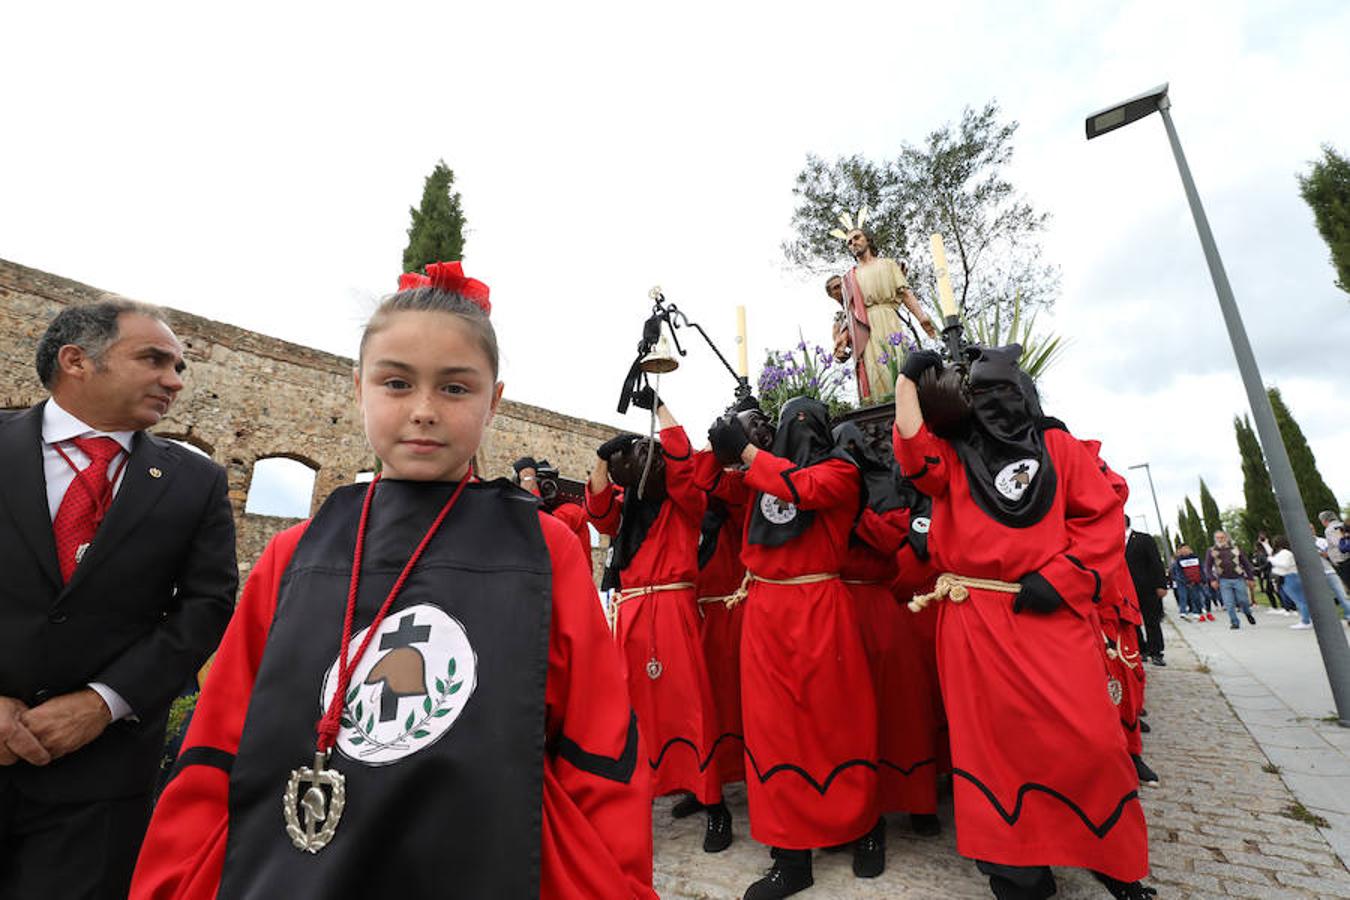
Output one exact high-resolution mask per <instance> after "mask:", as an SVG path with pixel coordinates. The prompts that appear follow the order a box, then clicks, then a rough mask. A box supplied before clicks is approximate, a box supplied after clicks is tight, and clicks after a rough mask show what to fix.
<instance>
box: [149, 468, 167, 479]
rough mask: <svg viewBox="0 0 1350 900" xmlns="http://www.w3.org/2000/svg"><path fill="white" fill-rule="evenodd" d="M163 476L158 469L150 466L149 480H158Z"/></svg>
mask: <svg viewBox="0 0 1350 900" xmlns="http://www.w3.org/2000/svg"><path fill="white" fill-rule="evenodd" d="M163 474H164V473H163V472H161V471H160V470H159V469H157V468H155V467H154V466H151V467H150V477H151V478H159V477H160V476H161V475H163Z"/></svg>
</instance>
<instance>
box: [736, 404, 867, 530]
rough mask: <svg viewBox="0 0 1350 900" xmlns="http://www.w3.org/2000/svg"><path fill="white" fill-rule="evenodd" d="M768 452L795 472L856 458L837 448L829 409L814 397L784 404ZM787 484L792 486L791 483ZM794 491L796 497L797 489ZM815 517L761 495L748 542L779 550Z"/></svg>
mask: <svg viewBox="0 0 1350 900" xmlns="http://www.w3.org/2000/svg"><path fill="white" fill-rule="evenodd" d="M769 452H770V453H772V454H773V455H774V456H777V457H778V458H779V459H787V460H791V461H792V462H793V463H795V464H796V469H804V468H806V467H807V466H812V465H815V464H816V463H818V462H823V461H824V460H826V459H830V458H831V457H833V458H835V459H842V460H844V461H845V462H848V463H853V457H851V456H849V455H848V454H847V453H845V452H844V451H842V450H837V449H836V448H835V446H834V440H833V439H832V438H831V436H830V414H829V410H828V409H827V408H826V406H825V404H824V403H821V402H820V401H819V400H815V399H813V398H811V397H793V398H792V399H791V400H789V401H788V402H787V403H785V404H783V409H782V410H781V411H780V412H779V415H778V431H777V433H776V434H775V435H774V438H773V449H772V450H770V451H769ZM855 465H856V463H855ZM789 471H795V469H792V470H789ZM785 480H786V479H785ZM788 484H789V487H791V483H790V482H788ZM793 492H794V494H795V489H793ZM814 518H815V513H814V512H811V511H809V510H803V509H799V508H798V507H797V504H796V503H785V502H783V501H782V500H779V499H778V498H777V497H775V496H773V495H772V494H765V493H763V492H761V493H758V494H756V495H755V498H754V501H753V503H752V504H751V509H750V527H749V529H748V532H747V534H748V537H749V541H750V543H752V544H761V545H763V546H766V547H777V546H779V545H781V544H785V543H787V542H788V541H790V540H792V539H793V538H795V537H797V536H798V535H800V534H801V533H803V532H804V531H806V529H807V527H808V526H810V524H811V520H812V519H814Z"/></svg>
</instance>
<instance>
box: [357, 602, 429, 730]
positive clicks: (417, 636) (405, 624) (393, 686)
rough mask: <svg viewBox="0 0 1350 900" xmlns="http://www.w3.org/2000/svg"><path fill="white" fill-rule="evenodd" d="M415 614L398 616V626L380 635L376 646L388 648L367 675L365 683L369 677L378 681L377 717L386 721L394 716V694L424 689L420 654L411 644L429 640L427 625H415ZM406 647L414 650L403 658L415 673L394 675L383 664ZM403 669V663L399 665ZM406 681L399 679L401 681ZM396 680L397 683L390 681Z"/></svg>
mask: <svg viewBox="0 0 1350 900" xmlns="http://www.w3.org/2000/svg"><path fill="white" fill-rule="evenodd" d="M416 619H417V614H416V613H413V614H412V615H408V616H404V617H403V618H401V619H399V620H398V628H397V629H395V630H394V631H391V632H389V633H388V634H383V635H380V649H381V650H389V651H392V652H391V653H389V654H387V655H386V656H385V657H384V658H382V659H381V660H380V662H378V663H376V665H375V668H374V669H372V670H371V673H370V678H369V679H367V681H366V683H367V684H370V683H372V680H378V681H379V682H380V721H381V722H390V721H392V720H393V719H395V718H397V716H398V698H399V697H407V696H412V695H414V694H420V693H422V692H423V691H424V688H423V687H422V677H423V674H424V673H423V672H422V671H421V670H422V667H423V665H424V664H423V663H422V659H421V657H422V654H421V652H420V651H418V650H417V649H416V648H414V647H413V646H412V645H413V644H424V643H426V642H427V641H429V640H431V626H430V625H418V624H417V622H416ZM404 648H408V652H409V653H412V654H415V657H416V658H414V659H412V660H407V661H406V662H409V663H411V664H412V665H413V666H414V671H415V674H413V675H411V676H410V678H397V677H396V672H395V671H393V668H394V667H393V666H392V665H390V666H389V667H388V668H386V664H387V663H390V664H391V663H393V661H394V659H393V658H394V656H395V654H397V653H398V651H400V650H403V649H404ZM403 668H404V670H405V672H406V667H403ZM405 680H406V681H409V682H410V683H407V684H405V683H403V682H404V681H405ZM395 681H397V682H398V683H394V682H395Z"/></svg>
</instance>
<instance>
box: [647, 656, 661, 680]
mask: <svg viewBox="0 0 1350 900" xmlns="http://www.w3.org/2000/svg"><path fill="white" fill-rule="evenodd" d="M661 671H662V669H661V660H659V659H657V658H656V657H655V656H653V657H652V658H651V659H649V660H647V677H648V678H650V679H651V680H652V681H655V680H656V679H658V678H660V677H661Z"/></svg>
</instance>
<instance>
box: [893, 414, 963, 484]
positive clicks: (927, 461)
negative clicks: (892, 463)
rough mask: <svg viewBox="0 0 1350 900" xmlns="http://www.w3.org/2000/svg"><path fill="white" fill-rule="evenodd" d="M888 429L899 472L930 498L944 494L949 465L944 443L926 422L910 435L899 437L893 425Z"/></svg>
mask: <svg viewBox="0 0 1350 900" xmlns="http://www.w3.org/2000/svg"><path fill="white" fill-rule="evenodd" d="M891 431H892V435H891V439H892V443H893V444H894V445H895V458H896V460H897V461H898V462H899V463H900V473H901V474H902V475H904V476H905V477H906V478H908V479H909V480H910V481H912V482H914V486H915V487H917V488H918V489H919V490H921V491H923V492H924V493H925V494H927V495H928V496H930V497H938V496H941V495H942V494H945V493H946V492H947V478H948V467H949V466H950V465H951V463H950V462H949V461H948V454H949V453H950V448H949V445H948V444H947V442H946V441H943V440H942V439H940V438H939V437H938V436H937V435H935V434H933V432H931V431H929V430H928V426H927V425H920V426H919V430H918V431H917V432H915V434H914V437H912V438H902V437H901V436H900V429H899V428H896V427H894V426H892V427H891Z"/></svg>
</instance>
